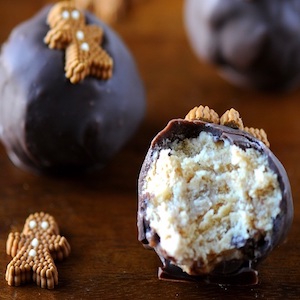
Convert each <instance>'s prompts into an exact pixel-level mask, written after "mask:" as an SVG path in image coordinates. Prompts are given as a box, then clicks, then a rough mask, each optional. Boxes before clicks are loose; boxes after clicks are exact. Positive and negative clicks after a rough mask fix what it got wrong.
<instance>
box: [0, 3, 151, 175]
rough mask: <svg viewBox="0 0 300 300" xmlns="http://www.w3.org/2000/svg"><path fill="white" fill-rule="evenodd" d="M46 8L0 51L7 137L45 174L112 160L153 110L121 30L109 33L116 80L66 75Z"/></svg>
mask: <svg viewBox="0 0 300 300" xmlns="http://www.w3.org/2000/svg"><path fill="white" fill-rule="evenodd" d="M49 9H50V7H45V8H44V9H43V10H42V11H40V12H39V13H38V14H37V15H36V16H34V17H33V18H32V19H30V20H28V21H26V22H24V23H23V24H21V25H19V26H18V27H16V28H15V29H14V30H13V32H12V33H11V35H10V37H9V40H8V41H7V42H6V43H5V44H4V45H3V47H2V52H1V56H0V105H1V110H0V137H1V140H2V142H3V144H4V145H5V147H6V150H7V153H8V155H9V157H10V158H11V160H12V161H13V162H14V163H15V164H16V165H17V166H19V167H22V168H26V169H31V170H38V171H41V172H45V173H60V172H73V171H82V170H87V169H91V168H98V167H102V166H104V165H105V164H106V163H107V162H108V161H109V160H110V159H111V158H112V157H113V156H114V155H115V154H116V153H117V152H118V151H119V150H120V148H121V147H122V146H123V145H124V144H125V142H126V141H128V139H129V138H130V137H131V136H132V134H133V133H134V132H135V130H136V129H137V127H138V125H139V124H140V122H141V120H142V118H143V115H144V110H145V93H144V87H143V83H142V81H141V78H140V75H139V73H138V70H137V67H136V64H135V62H134V59H133V57H132V55H131V53H130V52H129V50H128V49H127V47H126V46H125V45H124V43H123V42H122V40H121V39H120V38H119V37H118V35H117V34H116V33H115V32H114V31H113V30H112V29H111V28H109V27H108V26H107V25H105V24H104V23H102V22H101V21H99V20H98V19H96V17H94V16H93V15H92V14H90V13H86V19H87V23H88V24H96V25H99V26H100V27H101V28H102V29H103V31H104V40H103V44H102V47H103V48H104V49H105V50H106V51H107V52H108V53H109V55H110V56H111V57H112V59H113V61H114V68H113V75H112V77H111V78H110V79H109V80H99V79H97V78H95V77H87V78H85V79H84V80H83V81H81V82H80V83H78V84H72V83H70V81H69V80H68V79H67V78H66V77H65V71H64V64H65V51H64V50H51V49H49V48H48V46H47V45H46V44H45V43H44V41H43V40H44V37H45V35H46V34H47V32H48V30H49V26H48V25H47V24H46V18H47V15H48V12H49Z"/></svg>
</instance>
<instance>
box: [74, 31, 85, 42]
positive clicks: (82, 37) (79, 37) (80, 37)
mask: <svg viewBox="0 0 300 300" xmlns="http://www.w3.org/2000/svg"><path fill="white" fill-rule="evenodd" d="M76 37H77V39H78V40H80V41H81V40H83V39H84V33H83V31H81V30H78V31H77V32H76Z"/></svg>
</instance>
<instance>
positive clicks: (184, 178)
mask: <svg viewBox="0 0 300 300" xmlns="http://www.w3.org/2000/svg"><path fill="white" fill-rule="evenodd" d="M153 160H154V161H153V163H152V164H151V166H150V168H149V170H148V172H147V175H146V177H145V180H144V184H143V187H142V192H143V193H145V194H148V195H149V203H148V204H147V209H146V216H145V218H146V220H148V221H149V224H150V228H151V229H152V231H151V233H148V234H149V235H153V233H156V234H157V235H158V236H159V238H160V249H162V251H163V253H164V255H167V256H168V257H170V258H172V260H173V261H174V262H175V263H176V264H177V265H179V266H180V267H181V268H182V269H183V270H184V271H186V272H187V273H189V274H192V273H193V272H194V271H193V269H195V264H196V265H197V269H198V270H197V272H199V273H208V272H210V271H211V270H212V269H213V268H214V266H215V264H216V263H218V262H220V261H222V260H224V259H225V260H227V259H234V258H236V259H239V258H241V256H242V252H241V248H243V247H244V246H245V244H246V242H247V241H248V240H249V239H253V240H255V241H257V240H259V239H260V238H262V237H264V239H265V240H268V239H270V236H271V233H272V228H273V221H274V219H275V218H276V216H277V215H278V214H279V212H280V202H281V199H282V193H281V190H280V187H279V182H278V178H277V175H276V174H275V173H274V171H273V170H271V168H270V167H269V164H268V158H267V156H266V155H264V154H262V153H260V152H259V151H258V150H255V149H253V148H249V149H246V150H243V149H241V148H239V147H237V146H236V145H232V144H230V142H229V141H227V140H225V141H215V140H214V138H213V136H212V134H211V133H208V132H204V131H203V132H201V133H200V135H199V136H198V137H197V138H191V139H184V140H182V141H178V140H177V141H174V142H172V143H171V144H170V147H169V148H168V149H162V150H159V151H158V150H157V152H155V153H154V156H153ZM149 238H150V236H149Z"/></svg>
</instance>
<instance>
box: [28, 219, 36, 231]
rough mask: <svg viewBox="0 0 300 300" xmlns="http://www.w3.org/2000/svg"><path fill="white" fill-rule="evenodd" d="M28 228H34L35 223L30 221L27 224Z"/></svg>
mask: <svg viewBox="0 0 300 300" xmlns="http://www.w3.org/2000/svg"><path fill="white" fill-rule="evenodd" d="M29 227H30V228H31V229H33V228H34V227H36V221H34V220H31V221H30V222H29Z"/></svg>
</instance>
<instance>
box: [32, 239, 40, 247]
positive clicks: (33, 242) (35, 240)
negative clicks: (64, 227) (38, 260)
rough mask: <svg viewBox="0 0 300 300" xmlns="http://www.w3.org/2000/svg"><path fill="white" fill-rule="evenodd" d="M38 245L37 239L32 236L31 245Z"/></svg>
mask: <svg viewBox="0 0 300 300" xmlns="http://www.w3.org/2000/svg"><path fill="white" fill-rule="evenodd" d="M38 245H39V240H38V239H37V238H34V239H33V240H32V241H31V246H32V247H34V248H36V247H37V246H38Z"/></svg>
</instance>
